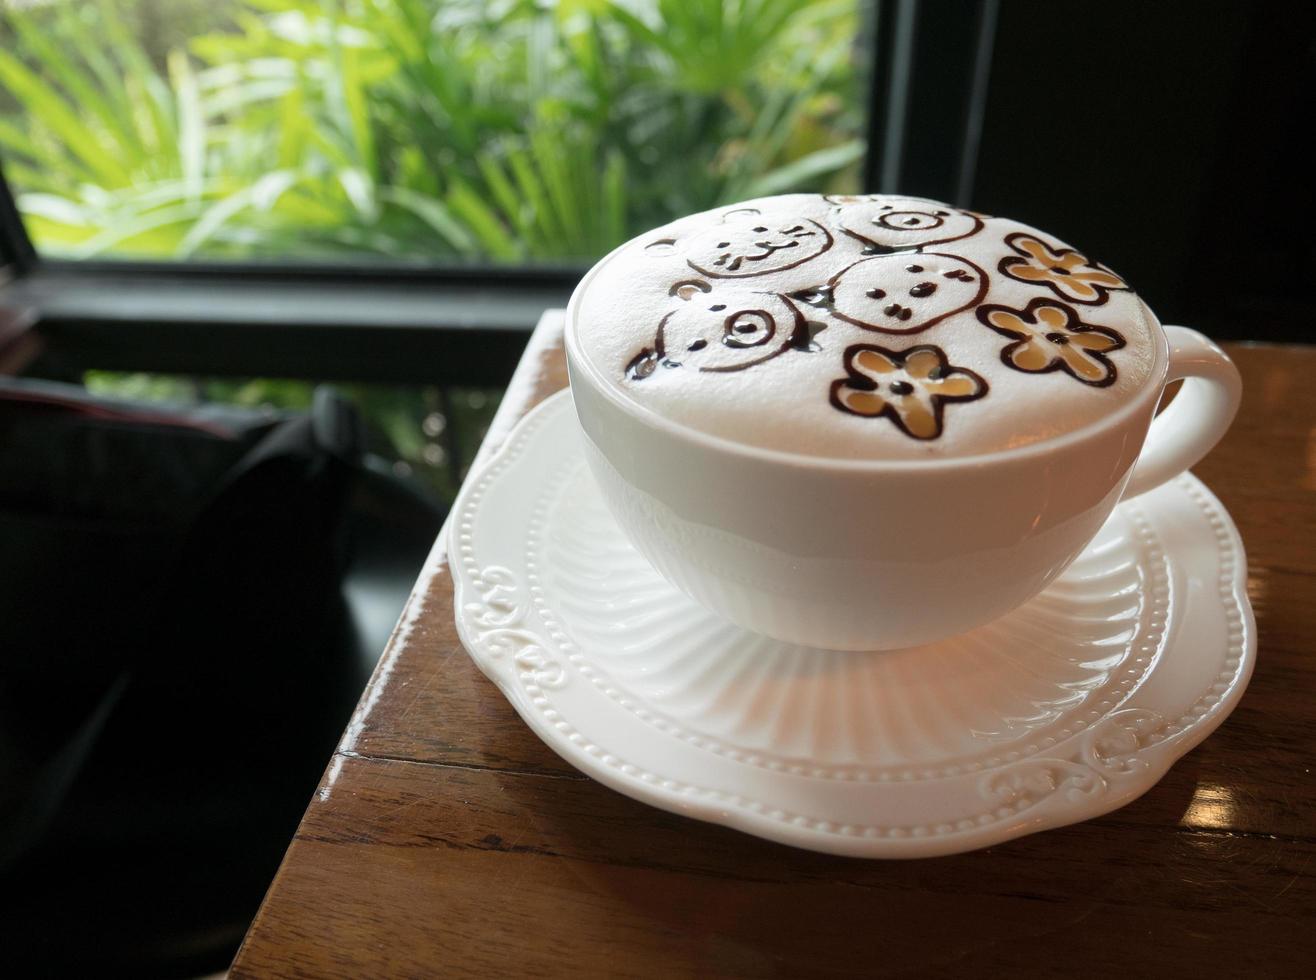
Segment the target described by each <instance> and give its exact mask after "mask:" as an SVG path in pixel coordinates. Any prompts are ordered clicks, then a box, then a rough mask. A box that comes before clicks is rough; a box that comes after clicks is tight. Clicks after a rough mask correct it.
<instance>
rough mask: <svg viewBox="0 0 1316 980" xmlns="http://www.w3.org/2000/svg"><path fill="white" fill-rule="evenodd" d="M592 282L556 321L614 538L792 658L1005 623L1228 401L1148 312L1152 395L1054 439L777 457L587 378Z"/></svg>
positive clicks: (1169, 471) (1188, 448)
mask: <svg viewBox="0 0 1316 980" xmlns="http://www.w3.org/2000/svg"><path fill="white" fill-rule="evenodd" d="M590 279H591V276H586V278H585V280H584V281H583V282H582V283H581V285H580V286H579V287H578V288H577V290H576V293H575V295H574V296H573V298H572V302H571V305H570V307H569V308H568V312H567V326H566V354H567V368H568V371H569V373H570V378H571V391H572V396H573V399H574V402H575V407H576V413H577V415H578V417H579V419H580V426H581V429H582V431H583V435H584V438H583V443H584V448H585V454H586V457H587V458H588V461H589V465H590V468H591V470H592V471H593V474H594V476H595V478H596V480H597V482H598V485H599V487H600V489H601V491H602V493H603V497H604V499H605V500H606V501H607V504H608V506H609V508H610V509H611V511H612V513H613V515H614V516H615V517H616V519H617V522H618V523H619V524H620V525H621V528H622V529H623V531H624V532H625V533H626V535H627V536H628V537H629V538H630V540H631V541H632V542H633V543H634V545H635V547H636V548H638V549H639V551H640V552H641V553H642V554H643V555H644V556H645V557H646V558H647V559H648V560H649V561H650V562H651V563H652V564H653V566H654V567H655V568H656V569H657V570H658V571H659V572H660V573H661V574H662V575H663V576H664V577H665V578H666V579H668V581H670V582H671V583H672V584H674V585H675V586H677V587H678V588H680V589H681V590H682V591H684V592H686V593H687V594H689V595H690V596H691V597H693V598H694V599H696V600H697V601H698V602H700V603H702V604H703V605H704V606H707V607H708V608H709V609H712V610H713V611H715V612H717V613H720V614H721V615H723V616H725V617H726V618H727V619H730V620H733V621H734V622H736V623H738V624H740V625H741V626H744V627H746V628H747V629H750V630H754V631H756V632H759V633H763V634H766V635H768V636H772V637H775V638H777V639H780V640H785V641H788V642H792V643H800V644H804V645H807V646H814V647H825V648H831V649H840V650H870V649H892V648H897V647H907V646H913V645H916V644H920V643H927V642H931V641H934V640H937V639H941V638H944V637H947V636H953V635H955V634H958V633H962V632H965V631H966V630H969V629H972V628H973V627H975V626H979V625H982V624H983V623H987V622H989V621H991V620H993V619H996V618H997V617H999V616H1001V615H1003V614H1004V613H1006V612H1009V611H1010V610H1011V609H1013V608H1015V607H1016V606H1018V605H1020V604H1022V603H1023V602H1025V601H1027V600H1028V599H1029V598H1031V597H1032V596H1034V595H1036V594H1037V593H1038V592H1040V591H1041V590H1042V589H1043V588H1045V587H1046V585H1047V584H1048V583H1049V582H1051V580H1052V579H1054V578H1055V577H1056V576H1057V575H1059V574H1060V572H1062V571H1063V570H1064V569H1065V567H1066V566H1067V565H1069V563H1070V562H1071V561H1073V560H1074V559H1075V558H1076V557H1078V555H1079V553H1080V552H1081V551H1082V550H1083V548H1084V547H1085V546H1086V545H1087V544H1088V542H1089V541H1091V540H1092V538H1093V537H1094V536H1095V535H1096V533H1097V531H1098V530H1099V529H1100V527H1101V525H1102V523H1103V522H1104V521H1105V520H1106V518H1107V517H1108V516H1109V515H1110V512H1111V510H1112V509H1113V508H1114V507H1115V505H1116V503H1118V502H1119V501H1120V500H1121V499H1127V498H1129V497H1131V496H1134V495H1137V494H1140V493H1145V492H1146V491H1148V490H1151V489H1153V488H1154V487H1157V486H1159V485H1160V484H1162V483H1164V482H1165V481H1166V480H1169V479H1171V478H1173V477H1174V476H1176V475H1177V474H1179V473H1181V472H1183V471H1184V470H1186V469H1187V468H1188V467H1190V466H1192V465H1193V464H1194V463H1196V462H1197V461H1198V460H1199V459H1201V458H1202V456H1204V455H1205V454H1206V453H1207V452H1208V451H1209V450H1210V449H1211V447H1212V446H1214V445H1215V444H1216V442H1217V441H1218V440H1219V438H1220V437H1221V436H1222V435H1223V434H1224V432H1225V430H1226V429H1227V428H1228V427H1229V423H1230V422H1231V421H1232V419H1233V417H1234V413H1235V412H1236V411H1237V408H1238V402H1239V398H1240V395H1241V391H1242V386H1241V382H1240V379H1239V376H1238V371H1237V369H1236V368H1235V367H1234V365H1233V362H1231V361H1230V360H1229V358H1228V357H1227V356H1226V355H1225V354H1224V352H1223V351H1221V350H1220V348H1219V347H1217V346H1216V345H1215V344H1214V343H1212V342H1211V341H1210V340H1208V339H1207V338H1206V337H1204V336H1202V335H1201V334H1200V333H1197V332H1196V331H1194V330H1189V329H1187V328H1186V327H1164V328H1162V327H1160V325H1159V323H1158V322H1157V321H1156V319H1155V317H1154V316H1152V314H1151V312H1150V311H1147V316H1148V320H1149V322H1150V324H1151V325H1152V330H1153V335H1154V340H1155V343H1154V354H1153V356H1154V364H1153V365H1152V370H1151V373H1150V379H1149V381H1148V382H1147V384H1146V385H1145V386H1143V387H1142V388H1141V389H1139V390H1138V391H1137V392H1136V393H1135V394H1134V395H1133V397H1131V398H1130V399H1129V400H1128V401H1126V402H1124V403H1123V404H1121V405H1120V406H1119V407H1118V408H1117V409H1116V410H1115V411H1113V412H1111V413H1109V414H1107V415H1105V416H1103V417H1101V418H1099V419H1098V420H1096V421H1094V422H1092V423H1090V424H1088V425H1086V426H1084V427H1082V428H1079V429H1075V430H1073V431H1070V432H1067V433H1065V434H1064V435H1061V436H1057V437H1054V438H1050V439H1046V440H1043V441H1040V442H1035V443H1032V444H1030V445H1027V446H1024V447H1022V448H1018V449H1009V450H1005V451H999V452H991V453H986V454H982V455H974V456H965V457H959V458H946V459H937V460H892V461H877V460H835V459H822V458H815V457H810V456H805V455H798V454H793V453H784V452H777V451H773V450H768V449H762V448H757V447H753V446H748V445H743V444H740V443H736V442H732V441H729V440H727V439H723V438H719V437H716V436H712V435H708V434H706V433H703V432H699V431H695V430H693V429H691V428H689V427H687V426H684V425H680V424H678V423H675V422H673V421H671V420H669V419H667V418H665V417H663V416H661V415H658V414H657V413H655V412H653V411H652V410H650V409H648V408H646V407H644V406H642V405H640V404H637V403H636V402H634V401H631V400H629V399H627V398H626V397H625V396H624V395H623V394H622V393H621V392H619V391H618V390H617V388H616V386H615V385H613V384H612V383H610V382H609V380H608V379H606V378H604V377H602V376H601V375H600V374H599V372H598V370H597V369H596V368H595V367H594V366H593V365H592V364H591V363H590V361H589V359H588V358H587V357H585V356H583V355H582V351H581V346H580V339H579V336H578V334H577V324H576V310H577V307H578V305H579V300H580V297H581V295H582V294H583V292H584V290H585V288H586V287H587V286H588V284H589V282H590ZM1178 379H1183V380H1184V384H1183V388H1182V389H1181V391H1180V392H1179V394H1178V396H1177V397H1176V398H1175V399H1174V400H1173V402H1172V403H1171V404H1170V405H1169V406H1168V407H1167V408H1166V410H1165V411H1164V412H1162V413H1161V414H1160V415H1159V416H1158V417H1156V418H1155V421H1154V422H1153V416H1155V413H1156V407H1157V405H1158V404H1159V402H1160V400H1161V396H1162V394H1163V393H1164V391H1165V386H1166V385H1167V384H1168V383H1170V382H1171V381H1175V380H1178Z"/></svg>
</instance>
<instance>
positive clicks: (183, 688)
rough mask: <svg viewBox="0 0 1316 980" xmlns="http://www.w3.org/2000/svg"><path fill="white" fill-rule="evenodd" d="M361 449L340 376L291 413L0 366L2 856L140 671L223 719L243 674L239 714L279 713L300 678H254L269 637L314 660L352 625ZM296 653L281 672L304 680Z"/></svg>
mask: <svg viewBox="0 0 1316 980" xmlns="http://www.w3.org/2000/svg"><path fill="white" fill-rule="evenodd" d="M360 453H361V437H360V424H359V420H358V417H357V416H356V414H355V410H354V409H353V407H352V406H351V405H350V404H349V403H347V402H346V401H344V400H342V399H341V398H339V397H338V396H336V395H335V394H333V393H332V392H331V391H329V390H328V389H321V390H319V391H317V393H316V398H315V401H314V406H313V409H312V411H311V413H310V414H309V415H288V414H279V413H274V412H269V411H259V410H249V409H239V408H232V407H227V406H204V407H199V408H188V409H186V410H171V409H167V408H161V407H159V406H153V405H144V404H135V403H132V402H126V401H122V400H118V399H107V398H98V397H95V396H92V395H89V394H88V393H87V392H86V391H85V390H83V389H81V388H79V387H76V386H71V385H63V384H57V383H52V382H43V381H35V380H28V379H10V378H0V597H3V604H2V606H0V610H2V611H0V869H2V868H3V867H4V866H5V864H6V863H7V862H8V861H10V860H12V859H13V858H14V857H15V856H16V855H17V854H19V853H20V852H21V851H22V850H23V849H24V847H26V846H27V845H28V844H30V843H31V842H32V841H33V840H34V839H35V838H36V837H37V836H38V834H39V833H40V831H41V829H42V828H43V827H44V826H46V824H47V823H48V821H49V820H50V818H51V815H52V813H53V812H54V810H55V808H56V807H57V806H58V804H59V801H60V799H61V798H62V796H63V795H64V793H65V791H66V790H67V788H68V786H69V784H70V781H71V780H72V778H73V776H74V775H75V774H76V772H77V771H78V768H79V765H80V764H81V762H82V760H83V759H84V758H85V757H86V755H87V752H88V750H89V749H90V747H91V746H92V745H93V744H94V742H95V740H96V737H97V734H98V732H99V731H100V730H101V728H102V727H103V725H104V724H105V721H106V719H107V717H108V716H109V714H110V712H111V711H112V709H113V707H114V705H115V703H116V702H117V701H118V700H119V699H120V697H121V696H122V695H123V693H124V691H125V689H126V687H127V685H128V682H129V679H130V678H133V677H135V681H134V684H133V687H134V692H135V696H137V697H154V698H156V699H157V700H159V699H163V700H164V701H165V702H168V703H170V704H175V705H177V706H178V708H179V710H181V711H185V712H186V713H187V721H188V723H189V724H192V725H195V724H196V723H197V722H198V721H199V720H200V719H199V718H198V717H197V713H198V712H200V713H201V715H202V717H204V716H205V715H206V714H207V713H209V714H210V715H211V716H212V718H211V720H212V721H213V723H214V724H216V725H220V726H223V725H225V724H228V725H231V724H233V718H232V707H233V702H232V700H231V697H230V696H231V695H232V694H233V692H232V690H230V689H231V688H232V685H233V684H234V683H236V682H237V681H238V680H239V679H243V680H245V681H247V682H248V683H247V689H246V691H244V692H243V693H242V695H241V696H242V697H243V698H244V699H245V703H244V704H243V714H244V717H246V718H248V719H250V717H251V716H252V714H253V713H254V714H255V716H256V717H257V718H260V717H262V716H265V715H268V716H269V717H270V718H271V721H272V722H273V720H274V719H275V718H276V716H277V714H278V711H279V703H280V698H281V697H282V696H285V695H287V694H288V691H287V690H286V688H287V686H288V683H295V682H293V681H289V682H287V683H282V684H280V683H278V682H276V683H274V684H273V685H272V687H271V688H268V689H266V688H263V687H262V686H261V685H259V684H254V683H250V682H251V681H252V678H250V677H247V678H240V675H239V672H240V671H246V670H250V669H252V667H253V665H252V664H251V663H250V660H249V653H250V650H251V649H252V648H253V647H255V646H259V647H262V648H263V649H265V650H270V649H283V650H286V651H287V652H288V654H289V656H290V657H292V658H294V659H296V658H298V657H300V658H302V659H305V658H306V657H307V656H308V654H307V653H305V652H304V651H307V650H314V649H316V648H318V647H321V646H323V645H324V644H325V643H328V642H330V640H329V637H330V636H331V635H332V634H333V633H334V631H336V630H341V628H342V610H341V606H342V600H341V590H340V583H341V579H342V573H343V568H344V563H345V560H346V554H347V549H346V542H345V540H344V531H343V527H344V521H343V515H344V510H345V504H346V499H347V494H348V491H349V488H350V485H351V481H352V475H353V473H354V471H355V470H356V468H357V465H358V460H359V457H360ZM253 638H255V639H257V640H259V642H258V643H253ZM299 651H301V652H300V653H299ZM283 666H284V667H286V668H288V669H287V670H285V671H283V673H282V674H271V676H275V677H277V676H287V677H289V678H293V677H296V675H297V668H298V666H299V665H298V664H284V665H283ZM300 666H303V667H304V666H305V664H301V665H300ZM257 669H259V665H257ZM151 692H153V693H151ZM253 699H254V703H253ZM226 710H228V711H229V717H228V718H225V717H224V713H225V711H226ZM157 734H158V737H159V738H160V739H162V740H168V739H170V738H171V737H174V738H176V737H177V733H170V732H169V731H159V732H158V733H157ZM143 750H144V751H147V750H149V749H148V748H147V747H145V746H144V747H143Z"/></svg>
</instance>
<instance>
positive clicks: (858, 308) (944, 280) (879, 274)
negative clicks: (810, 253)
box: [823, 252, 987, 334]
mask: <svg viewBox="0 0 1316 980" xmlns="http://www.w3.org/2000/svg"><path fill="white" fill-rule="evenodd" d="M827 287H828V288H827V289H826V290H825V291H824V294H823V296H824V300H823V301H824V302H825V303H827V304H828V305H829V307H830V309H831V311H832V313H833V314H834V315H835V316H836V317H837V318H838V319H840V320H844V321H845V322H846V323H852V324H854V325H855V326H856V327H863V328H864V329H865V330H874V331H877V332H878V333H887V334H911V333H922V332H923V331H924V330H927V329H928V328H929V327H931V326H932V325H934V324H936V323H940V322H941V321H942V320H944V319H946V317H948V316H954V315H955V314H956V313H959V312H960V311H962V310H967V309H970V308H972V307H974V306H976V305H977V304H978V303H979V302H981V301H982V298H983V296H985V295H986V293H987V274H986V273H985V272H983V271H982V269H980V268H978V267H977V266H976V265H974V264H973V263H972V262H970V261H969V260H968V259H963V258H960V257H959V256H955V255H943V254H941V253H938V252H913V253H903V254H898V255H878V256H874V257H873V258H868V259H860V260H859V261H858V262H856V263H854V264H853V265H851V266H848V267H846V268H845V269H842V270H841V271H840V272H838V273H837V274H836V275H835V276H833V277H832V278H831V279H830V280H829V281H828V283H827Z"/></svg>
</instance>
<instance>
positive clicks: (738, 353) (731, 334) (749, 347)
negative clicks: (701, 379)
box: [626, 279, 819, 380]
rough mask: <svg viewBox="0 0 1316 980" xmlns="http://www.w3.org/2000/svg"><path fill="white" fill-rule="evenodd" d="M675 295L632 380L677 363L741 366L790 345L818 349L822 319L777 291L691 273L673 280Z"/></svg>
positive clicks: (633, 366) (634, 365)
mask: <svg viewBox="0 0 1316 980" xmlns="http://www.w3.org/2000/svg"><path fill="white" fill-rule="evenodd" d="M672 296H673V297H674V298H675V299H677V300H679V301H680V302H679V305H678V306H676V308H674V309H672V310H670V311H669V312H668V313H666V314H665V315H664V316H663V318H662V319H661V320H660V321H659V322H658V326H657V329H656V330H655V333H654V338H653V343H652V345H651V346H646V347H644V348H643V349H642V350H640V351H639V352H638V353H637V354H636V355H635V356H634V357H633V358H631V360H630V363H629V364H628V365H627V367H626V374H627V376H628V377H630V378H631V379H633V380H640V379H643V378H647V377H649V376H650V375H652V374H653V373H654V372H655V371H659V370H671V369H674V368H685V369H687V370H693V371H712V372H726V371H742V370H744V369H745V368H749V367H753V366H754V365H756V364H762V363H763V362H764V361H767V360H771V359H772V358H774V357H777V356H778V355H780V354H784V353H786V352H787V351H790V350H805V351H807V350H813V349H816V344H814V343H813V340H812V338H813V334H814V332H816V330H817V329H819V327H818V325H816V324H810V322H809V321H808V320H807V319H806V318H805V317H804V315H803V313H801V312H800V309H799V307H797V306H796V305H795V304H794V303H792V302H791V301H790V300H788V299H787V298H786V297H784V296H781V295H779V294H777V293H769V292H756V291H754V290H752V289H749V288H747V287H745V286H738V285H728V284H720V285H719V286H716V287H715V286H714V285H712V284H710V283H708V282H705V281H703V280H700V279H689V280H686V281H683V282H679V283H677V284H676V285H674V286H673V287H672Z"/></svg>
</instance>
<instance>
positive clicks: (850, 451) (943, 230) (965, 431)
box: [572, 194, 1160, 459]
mask: <svg viewBox="0 0 1316 980" xmlns="http://www.w3.org/2000/svg"><path fill="white" fill-rule="evenodd" d="M574 304H575V305H574V316H575V321H574V326H573V327H572V329H573V330H574V331H575V335H576V339H577V343H578V347H579V350H580V351H581V353H582V354H583V355H584V356H585V358H587V359H588V361H589V362H590V364H591V366H592V367H593V368H594V369H595V372H596V373H597V374H598V375H599V376H601V377H602V378H604V379H606V381H607V382H608V383H609V384H611V385H612V386H613V387H614V388H615V389H616V390H618V391H620V392H622V393H623V394H624V395H625V396H626V397H627V398H629V399H632V400H633V401H634V402H636V403H637V404H639V405H642V406H645V407H647V408H649V409H651V410H652V411H654V412H656V413H657V414H659V415H662V416H665V417H667V418H669V419H671V420H672V421H675V422H678V423H681V424H684V425H687V426H689V427H691V428H694V429H697V430H700V431H703V432H706V433H709V434H711V435H716V436H720V437H723V438H726V439H730V440H733V441H736V442H741V443H746V444H748V445H752V446H761V447H765V448H772V449H778V450H783V451H786V452H794V453H803V454H807V455H812V456H823V457H839V458H850V459H923V458H943V457H954V456H965V455H974V454H978V453H983V452H992V451H997V450H1001V449H1005V448H1011V447H1018V446H1022V445H1027V444H1029V443H1033V442H1037V441H1039V440H1043V439H1047V438H1050V437H1054V436H1057V435H1060V434H1062V433H1065V432H1068V431H1071V430H1073V429H1075V428H1078V427H1081V426H1083V425H1085V424H1087V423H1089V422H1092V421H1095V420H1097V419H1100V418H1101V417H1102V416H1104V415H1106V414H1108V413H1110V412H1112V411H1114V410H1115V409H1117V408H1119V407H1120V406H1121V405H1122V404H1123V403H1125V402H1126V401H1127V400H1128V399H1129V398H1130V397H1132V396H1133V395H1134V393H1136V392H1138V391H1139V390H1140V389H1142V388H1143V387H1144V386H1145V385H1146V384H1147V383H1148V381H1149V378H1150V375H1151V371H1152V368H1153V366H1154V363H1155V354H1156V345H1157V344H1158V343H1160V339H1159V327H1158V326H1157V325H1156V321H1155V318H1154V317H1153V316H1152V315H1151V313H1150V311H1149V310H1148V309H1147V308H1146V306H1145V305H1144V304H1143V303H1142V301H1141V300H1140V299H1139V298H1138V297H1137V295H1136V294H1135V293H1133V292H1132V291H1131V290H1130V289H1129V288H1128V286H1127V284H1126V283H1124V281H1123V280H1122V279H1121V277H1119V276H1118V275H1117V274H1116V273H1114V272H1112V271H1111V270H1110V269H1108V268H1106V267H1105V266H1103V265H1101V264H1100V263H1099V262H1098V261H1097V259H1096V258H1095V257H1092V256H1089V255H1087V254H1086V253H1083V252H1080V251H1076V250H1074V249H1073V248H1071V247H1070V246H1069V245H1067V244H1065V243H1064V242H1062V241H1060V240H1059V239H1057V238H1055V237H1054V236H1053V235H1049V234H1047V233H1045V232H1041V231H1038V230H1036V229H1033V228H1029V227H1028V226H1026V225H1022V224H1020V223H1018V222H1015V221H1009V220H1005V219H1001V218H993V217H989V216H986V215H978V214H974V213H972V212H967V211H963V210H959V209H956V208H953V207H951V206H949V205H945V204H939V203H937V202H934V201H926V200H920V199H911V198H901V197H894V196H886V195H865V196H860V197H833V196H821V195H814V194H792V195H784V196H780V197H771V198H761V199H758V200H754V201H747V202H745V203H743V204H739V205H735V206H732V207H725V208H718V209H716V210H713V211H707V212H704V213H702V214H697V215H692V216H690V217H687V218H683V219H681V220H679V221H676V222H673V223H672V224H669V225H666V226H664V227H662V228H659V229H656V230H654V231H652V232H649V233H647V234H644V235H641V236H639V237H638V238H636V239H634V240H632V241H631V242H629V243H627V244H626V245H624V246H622V247H621V248H620V249H618V250H617V251H615V252H614V253H612V255H610V256H609V257H608V258H606V259H604V260H603V261H602V262H601V263H600V264H599V265H598V266H596V267H595V269H594V270H593V272H592V273H591V274H590V276H589V277H587V279H586V280H585V282H584V283H583V284H582V286H581V289H580V290H579V291H578V294H577V296H576V298H575V300H574Z"/></svg>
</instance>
